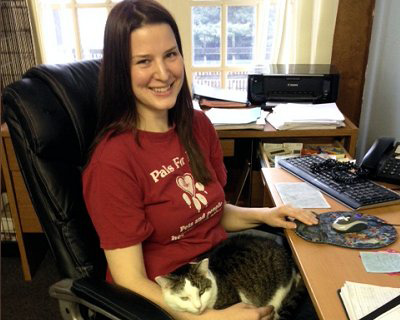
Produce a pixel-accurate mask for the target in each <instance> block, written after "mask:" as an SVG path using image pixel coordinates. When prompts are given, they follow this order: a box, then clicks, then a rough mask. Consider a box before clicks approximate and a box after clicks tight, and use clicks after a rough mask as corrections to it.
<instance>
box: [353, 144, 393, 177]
mask: <svg viewBox="0 0 400 320" xmlns="http://www.w3.org/2000/svg"><path fill="white" fill-rule="evenodd" d="M360 167H362V168H365V169H367V170H368V178H370V179H373V180H379V181H386V182H390V183H394V184H400V143H399V142H396V141H395V139H393V138H389V137H382V138H379V139H377V140H376V141H375V142H374V144H373V145H372V146H371V148H370V149H369V150H368V151H367V153H366V154H365V156H364V158H363V159H362V161H361V163H360Z"/></svg>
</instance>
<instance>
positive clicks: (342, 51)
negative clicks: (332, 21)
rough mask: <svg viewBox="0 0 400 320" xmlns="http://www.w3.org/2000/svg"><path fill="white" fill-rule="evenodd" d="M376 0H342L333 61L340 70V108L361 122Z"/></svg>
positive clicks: (356, 122) (356, 121) (350, 117)
mask: <svg viewBox="0 0 400 320" xmlns="http://www.w3.org/2000/svg"><path fill="white" fill-rule="evenodd" d="M374 7H375V0H340V1H339V8H338V14H337V19H336V27H335V34H334V39H333V50H332V64H334V65H335V66H336V67H337V69H338V71H339V73H340V76H341V78H340V84H339V96H338V100H337V104H338V106H339V108H340V110H341V111H342V112H343V113H344V114H345V115H346V116H347V117H348V118H349V119H350V120H351V121H352V122H353V123H354V124H356V125H357V126H358V124H359V120H360V114H361V105H362V95H363V88H364V81H365V70H366V67H367V62H368V51H369V43H370V38H371V30H372V22H373V12H374Z"/></svg>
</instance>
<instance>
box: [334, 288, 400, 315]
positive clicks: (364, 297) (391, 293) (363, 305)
mask: <svg viewBox="0 0 400 320" xmlns="http://www.w3.org/2000/svg"><path fill="white" fill-rule="evenodd" d="M399 294H400V288H391V287H381V286H375V285H370V284H363V283H356V282H350V281H346V282H345V284H344V286H343V287H342V288H341V290H340V297H341V298H342V301H343V304H344V306H345V308H346V311H347V314H348V316H349V319H350V320H358V319H360V318H362V317H364V316H366V315H367V314H369V313H371V312H372V311H374V310H376V309H377V308H379V307H381V306H383V305H384V304H385V303H387V302H389V301H390V300H392V299H394V298H396V297H397V296H398V295H399ZM393 315H395V316H396V318H392V316H393ZM378 319H380V320H392V319H399V308H398V307H396V308H394V309H392V310H390V312H386V313H385V314H383V315H382V316H380V317H379V318H378Z"/></svg>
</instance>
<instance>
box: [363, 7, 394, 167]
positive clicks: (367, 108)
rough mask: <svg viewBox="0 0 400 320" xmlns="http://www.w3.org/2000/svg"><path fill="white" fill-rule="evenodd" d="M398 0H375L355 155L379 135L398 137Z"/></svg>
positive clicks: (366, 147) (365, 148)
mask: <svg viewBox="0 0 400 320" xmlns="http://www.w3.org/2000/svg"><path fill="white" fill-rule="evenodd" d="M399 17H400V1H398V0H376V3H375V17H374V22H373V27H372V35H371V44H370V51H369V57H368V66H367V72H366V81H365V86H364V94H363V104H362V109H361V118H360V126H359V127H360V130H359V139H358V144H357V158H358V159H360V157H362V156H363V155H364V154H365V152H366V151H367V150H368V148H369V147H370V146H371V145H372V143H373V142H374V140H375V139H376V138H378V137H381V136H389V137H395V138H396V140H400V18H399Z"/></svg>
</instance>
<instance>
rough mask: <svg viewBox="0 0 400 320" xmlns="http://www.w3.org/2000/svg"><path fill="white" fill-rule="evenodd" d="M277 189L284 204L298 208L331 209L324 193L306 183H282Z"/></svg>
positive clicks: (277, 185)
mask: <svg viewBox="0 0 400 320" xmlns="http://www.w3.org/2000/svg"><path fill="white" fill-rule="evenodd" d="M275 188H276V190H277V191H278V193H279V196H280V197H281V199H282V202H283V203H284V204H290V205H292V206H293V207H297V208H305V209H309V208H330V205H329V204H328V202H326V200H325V198H324V197H323V195H322V193H321V192H320V191H319V190H317V189H316V188H314V187H312V186H310V185H309V184H308V183H306V182H280V183H275Z"/></svg>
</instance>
